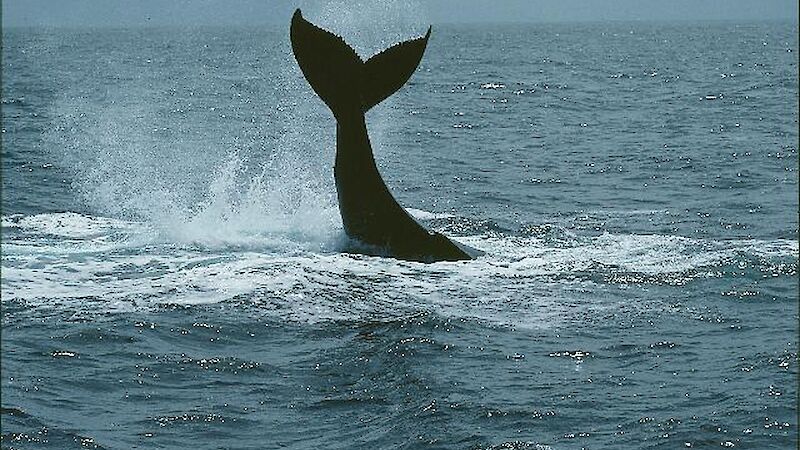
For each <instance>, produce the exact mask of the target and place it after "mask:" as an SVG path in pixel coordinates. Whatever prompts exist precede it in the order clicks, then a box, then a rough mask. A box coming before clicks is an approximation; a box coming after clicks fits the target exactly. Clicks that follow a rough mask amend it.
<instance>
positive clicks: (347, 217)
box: [289, 9, 481, 262]
mask: <svg viewBox="0 0 800 450" xmlns="http://www.w3.org/2000/svg"><path fill="white" fill-rule="evenodd" d="M289 34H290V38H291V42H292V51H293V52H294V56H295V59H297V63H298V65H299V66H300V69H301V70H302V72H303V75H304V76H305V78H306V80H307V81H308V83H309V84H310V85H311V87H312V88H313V89H314V91H315V92H316V93H317V95H319V97H320V98H321V99H322V101H323V102H325V104H326V105H327V106H328V108H329V109H330V110H331V112H332V113H333V115H334V117H335V118H336V163H335V166H334V178H335V180H336V191H337V194H338V197H339V212H340V213H341V215H342V224H343V225H344V230H345V233H347V236H348V237H349V238H351V240H353V241H355V242H357V244H355V245H354V250H356V251H360V252H363V253H369V254H383V255H389V256H393V257H396V258H399V259H406V260H411V261H422V262H435V261H456V260H462V259H472V258H473V257H475V256H478V255H479V254H480V253H481V252H480V251H479V250H476V249H473V248H470V247H467V246H465V245H462V244H459V243H456V242H454V241H451V240H450V239H448V238H447V237H445V236H443V235H442V234H440V233H436V232H434V231H429V230H427V229H425V227H423V226H422V225H420V224H419V223H417V221H416V220H414V218H413V217H411V215H409V214H408V213H407V212H406V211H405V210H404V209H403V208H402V207H401V206H400V205H399V204H398V203H397V201H396V200H395V199H394V197H393V196H392V194H391V192H389V189H388V188H387V187H386V184H385V183H384V182H383V179H382V178H381V176H380V173H379V172H378V168H377V167H376V165H375V159H374V157H373V155H372V147H371V146H370V142H369V136H367V126H366V122H365V119H364V113H366V112H367V111H368V110H369V109H370V108H372V107H373V106H375V105H377V104H378V103H380V102H381V101H383V100H384V99H386V98H388V97H389V96H390V95H392V94H393V93H394V92H395V91H397V90H398V89H400V88H401V87H402V86H403V85H404V84H405V83H406V81H408V79H409V78H410V77H411V74H413V73H414V71H415V70H416V68H417V65H419V62H420V60H421V59H422V54H423V53H424V52H425V47H426V45H427V43H428V38H429V37H430V35H431V28H428V32H427V33H426V34H425V35H424V36H422V37H419V38H416V39H411V40H408V41H405V42H401V43H399V44H396V45H394V46H392V47H389V48H388V49H386V50H384V51H382V52H381V53H378V54H377V55H375V56H373V57H371V58H369V59H367V60H366V61H363V60H362V59H361V58H360V57H359V56H358V54H356V52H355V50H353V49H352V48H351V47H350V46H349V45H347V43H346V42H345V41H344V39H342V38H341V37H339V36H337V35H335V34H333V33H331V32H329V31H326V30H324V29H322V28H320V27H317V26H316V25H314V24H312V23H311V22H309V21H307V20H305V19H304V18H303V15H302V13H301V12H300V10H299V9H298V10H297V11H295V13H294V15H293V16H292V22H291V26H290V32H289Z"/></svg>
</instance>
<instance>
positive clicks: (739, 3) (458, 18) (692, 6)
mask: <svg viewBox="0 0 800 450" xmlns="http://www.w3.org/2000/svg"><path fill="white" fill-rule="evenodd" d="M331 3H334V4H336V3H338V4H340V5H341V7H345V8H355V9H369V8H370V7H371V5H370V4H373V3H374V4H377V2H376V1H372V2H371V1H365V0H355V1H346V0H296V1H292V0H2V24H3V26H5V27H9V26H69V27H76V26H77V27H80V26H109V27H117V26H148V25H156V26H158V25H188V26H192V25H233V24H242V25H258V24H270V23H284V22H288V20H289V18H290V17H291V14H292V12H293V11H294V9H295V8H297V7H298V6H300V7H303V8H306V7H309V8H311V9H312V10H313V9H314V8H319V7H320V4H322V5H323V7H330V5H329V4H331ZM383 3H387V2H386V1H383ZM389 3H395V4H400V5H401V6H404V7H406V8H412V9H415V10H419V14H420V15H421V16H422V17H424V18H425V19H426V21H428V22H430V23H433V24H436V23H464V22H466V23H471V22H573V21H578V22H580V21H607V20H621V21H652V20H667V21H683V20H690V21H697V20H703V21H705V20H728V21H754V20H755V21H763V20H791V21H794V22H797V20H798V2H797V0H495V1H487V0H427V1H426V0H389ZM326 4H328V5H326Z"/></svg>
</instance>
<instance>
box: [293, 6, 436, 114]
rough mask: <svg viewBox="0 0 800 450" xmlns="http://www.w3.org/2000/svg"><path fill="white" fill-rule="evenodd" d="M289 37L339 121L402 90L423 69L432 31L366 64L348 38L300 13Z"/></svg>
mask: <svg viewBox="0 0 800 450" xmlns="http://www.w3.org/2000/svg"><path fill="white" fill-rule="evenodd" d="M289 34H290V36H291V41H292V51H293V52H294V57H295V58H296V59H297V63H298V65H299V66H300V69H301V70H302V71H303V75H304V76H305V77H306V80H308V83H309V84H310V85H311V87H312V88H313V89H314V91H315V92H316V93H317V95H319V96H320V98H321V99H322V101H324V102H325V104H326V105H328V108H330V110H331V111H332V112H333V115H334V116H336V117H339V115H340V114H342V113H345V112H350V111H352V110H353V109H354V108H359V109H360V110H361V111H362V112H366V111H367V110H369V109H370V108H372V107H373V106H375V105H377V104H378V103H380V102H382V101H383V100H384V99H386V98H388V97H389V96H390V95H392V94H393V93H394V92H395V91H397V90H398V89H400V87H402V86H403V85H404V84H405V83H406V81H408V79H409V78H410V77H411V74H412V73H414V70H416V68H417V66H418V65H419V62H420V60H421V59H422V54H423V53H424V52H425V47H426V45H427V44H428V37H430V34H431V29H430V28H428V32H427V33H426V34H425V36H422V37H419V38H416V39H412V40H409V41H405V42H401V43H399V44H396V45H394V46H392V47H389V48H388V49H386V50H384V51H382V52H381V53H378V54H377V55H375V56H373V57H371V58H369V59H368V60H366V61H363V60H362V59H361V58H360V57H359V56H358V54H356V52H355V50H353V49H352V48H351V47H350V46H349V45H347V43H346V42H345V41H344V39H342V38H341V37H339V36H336V35H335V34H333V33H331V32H329V31H326V30H323V29H322V28H319V27H317V26H316V25H314V24H312V23H311V22H309V21H307V20H305V19H304V18H303V15H302V13H301V12H300V10H299V9H298V10H296V11H295V13H294V16H292V24H291V27H290V31H289Z"/></svg>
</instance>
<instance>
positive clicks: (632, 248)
mask: <svg viewBox="0 0 800 450" xmlns="http://www.w3.org/2000/svg"><path fill="white" fill-rule="evenodd" d="M3 225H4V227H6V228H13V230H14V232H13V233H8V230H6V231H7V233H6V234H7V236H6V237H5V238H4V240H3V242H2V250H3V267H2V269H3V278H2V299H3V301H11V300H13V299H21V300H25V301H26V302H28V303H29V304H31V305H34V306H36V307H45V308H52V307H63V306H69V307H71V308H79V309H80V308H83V309H87V311H126V310H130V309H137V308H151V307H155V306H158V305H162V304H165V303H166V304H182V305H196V304H208V303H219V302H225V301H233V302H244V303H247V304H252V305H255V306H257V307H259V308H261V309H262V310H263V311H264V313H265V314H268V315H269V314H274V315H275V316H276V317H280V318H281V319H285V320H294V321H302V322H317V321H325V320H339V319H352V320H357V319H363V318H370V319H377V320H384V319H390V318H392V317H397V316H408V315H414V314H418V313H434V314H438V315H440V316H442V317H446V318H453V319H476V320H481V321H486V322H489V323H494V324H499V325H511V326H517V327H527V328H543V327H550V326H557V325H558V324H559V323H563V322H564V321H565V320H569V318H570V316H571V315H574V314H576V312H575V308H574V306H575V304H576V303H581V304H582V309H581V310H582V312H583V313H586V312H587V310H600V309H603V308H609V307H611V306H610V305H608V304H604V303H603V302H594V301H593V300H592V299H593V298H594V296H595V295H596V294H597V292H598V291H602V290H604V289H615V287H614V286H615V284H614V283H615V282H614V281H609V280H608V279H606V277H607V276H608V275H610V274H614V273H633V274H639V275H646V276H650V277H654V278H655V279H656V280H658V279H665V280H667V281H668V280H669V278H670V277H672V276H677V277H680V278H681V279H684V280H689V281H690V280H691V279H694V278H703V277H707V276H715V275H714V274H713V273H712V272H713V271H715V270H717V269H718V266H719V265H720V264H726V263H728V262H729V261H734V260H735V259H736V258H737V257H741V255H743V254H744V255H750V257H757V258H766V259H775V258H789V259H792V260H794V261H795V263H796V260H797V257H798V246H797V243H796V242H794V241H788V240H775V241H757V240H747V241H712V240H697V239H689V238H683V237H675V236H661V235H612V234H605V235H601V236H597V237H571V238H569V239H567V240H564V241H559V242H547V241H545V240H543V239H538V238H531V237H520V236H506V237H503V236H496V235H495V236H469V237H465V238H460V239H459V240H461V241H463V242H464V243H466V244H468V245H471V246H473V247H476V248H479V249H481V250H484V251H485V252H486V255H485V256H482V257H480V258H478V259H477V260H474V261H459V262H442V263H436V264H422V263H414V262H407V261H398V260H394V259H391V258H378V257H368V256H363V255H350V254H343V253H338V252H336V251H335V249H322V250H319V249H315V248H314V245H312V244H309V242H314V241H313V239H312V240H310V241H309V240H305V241H304V239H305V237H303V236H297V235H291V234H283V235H281V234H275V235H274V237H273V238H274V240H275V241H278V240H280V241H282V242H283V244H282V246H278V247H275V246H272V247H270V245H266V244H263V243H262V244H260V245H253V246H247V245H240V244H241V242H240V243H239V244H237V245H228V246H219V247H214V246H209V245H197V244H196V243H186V242H182V241H180V240H175V241H170V240H168V239H165V236H164V235H163V234H159V233H154V232H153V229H152V227H151V226H150V225H148V224H146V223H140V222H128V221H120V220H115V219H108V218H102V217H92V216H83V215H79V214H74V213H62V214H42V215H37V216H28V217H22V216H14V217H4V218H3ZM192 236H195V237H197V236H198V235H197V234H192ZM256 238H257V236H256V235H252V236H249V237H248V239H251V240H255V239H256ZM34 250H35V251H34ZM643 282H647V281H643Z"/></svg>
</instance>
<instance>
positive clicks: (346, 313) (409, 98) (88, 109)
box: [0, 10, 799, 450]
mask: <svg viewBox="0 0 800 450" xmlns="http://www.w3.org/2000/svg"><path fill="white" fill-rule="evenodd" d="M304 12H305V11H304ZM378 13H380V11H378ZM378 15H380V14H378ZM372 16H375V14H372ZM307 17H308V18H309V19H310V20H312V21H314V22H316V23H320V24H321V25H323V26H325V27H328V28H330V29H333V30H334V31H336V32H338V33H341V34H343V35H344V37H345V38H346V39H347V40H348V41H349V42H353V44H354V46H355V47H356V49H357V50H358V51H359V52H360V53H361V54H362V55H363V56H365V57H366V56H369V55H371V54H373V53H375V52H377V51H380V50H381V49H383V48H385V47H388V46H389V45H391V44H392V43H394V42H397V41H399V40H403V39H407V38H410V37H412V36H416V35H419V34H421V33H424V32H425V30H426V27H427V24H426V23H424V21H421V20H417V19H416V18H413V17H412V19H413V20H411V19H409V20H405V21H395V22H391V23H393V24H395V25H392V26H389V25H387V24H386V21H384V22H380V21H378V23H379V25H375V24H374V21H373V20H372V19H374V18H375V17H369V15H367V16H365V17H366V18H358V17H356V18H354V17H355V16H354V15H350V16H347V15H344V14H343V13H341V12H337V11H336V10H323V11H310V12H309V13H308V14H307ZM368 19H369V20H368ZM385 19H386V20H390V19H392V18H391V17H386V18H385ZM288 24H289V18H288V17H287V18H286V21H285V26H283V25H275V26H269V27H239V28H237V27H205V26H197V27H179V26H173V27H151V28H145V27H138V28H136V27H133V28H72V29H69V28H60V29H59V28H4V29H3V30H2V38H3V53H2V374H1V375H0V388H2V415H1V416H0V418H2V447H3V448H8V449H12V448H14V449H33V448H36V449H38V448H52V449H69V448H104V449H117V448H119V449H123V448H124V449H128V448H146V449H151V448H152V449H172V448H225V449H245V448H248V449H277V448H290V449H309V448H329V449H554V450H556V449H582V448H587V449H605V448H614V449H676V448H720V447H722V448H729V447H730V448H749V449H791V448H797V445H798V415H797V398H798V383H797V380H798V353H797V352H798V320H799V317H798V51H799V50H798V25H797V23H796V22H791V21H787V22H764V23H731V22H709V23H700V22H697V23H694V22H676V23H661V22H598V23H550V24H535V23H531V24H512V25H508V24H506V25H501V24H462V25H456V24H452V25H434V27H433V32H432V35H431V38H430V43H429V45H428V48H427V51H426V53H425V55H424V57H423V60H422V63H421V65H420V67H419V69H418V70H417V72H416V73H415V74H414V75H413V76H412V78H411V80H410V81H409V83H408V84H407V85H406V86H405V87H404V88H403V89H401V90H400V91H399V92H398V93H397V94H395V95H394V96H392V97H391V98H390V99H388V100H386V101H385V102H384V103H382V104H381V105H379V106H377V107H376V108H374V110H372V111H370V113H369V114H368V116H367V120H368V128H369V132H370V137H371V139H372V143H373V147H374V150H375V158H376V160H377V162H378V165H379V168H380V171H381V173H382V175H383V177H384V179H385V181H386V184H387V185H388V186H389V188H390V189H391V190H392V192H393V193H394V195H395V196H396V198H397V199H398V201H399V202H400V204H402V205H403V206H404V207H406V208H407V209H408V210H409V211H410V212H411V213H412V214H413V215H414V216H415V217H417V218H418V219H419V220H420V221H421V222H422V223H424V224H425V225H426V226H428V227H430V228H432V229H436V230H438V231H441V232H442V233H444V234H446V235H448V236H450V237H452V238H454V239H455V240H458V241H459V242H462V243H465V244H468V245H470V246H472V247H475V248H478V249H480V250H482V251H484V252H485V253H486V254H485V255H483V256H481V257H479V258H477V259H476V260H473V261H460V262H439V263H433V264H422V263H415V262H407V261H399V260H395V259H391V258H384V257H375V256H364V255H358V254H348V253H346V252H344V251H343V249H344V248H345V238H344V236H343V231H342V225H341V219H340V217H339V212H338V209H337V203H336V202H337V200H336V191H335V187H334V182H333V162H334V153H335V122H334V120H333V118H332V116H331V114H330V113H329V111H328V110H327V108H326V107H325V105H324V104H323V103H322V102H321V101H320V100H319V99H318V98H317V97H316V96H315V95H314V93H313V92H312V91H311V89H310V87H309V86H308V84H307V83H306V81H305V80H304V79H303V77H302V74H301V73H300V71H299V69H298V67H297V64H296V63H295V61H294V58H293V56H292V54H291V49H290V46H289V37H288ZM370 24H372V25H371V26H370Z"/></svg>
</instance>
